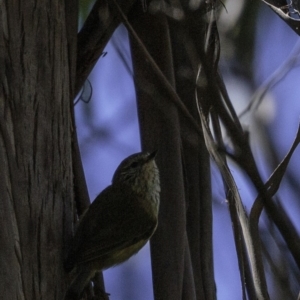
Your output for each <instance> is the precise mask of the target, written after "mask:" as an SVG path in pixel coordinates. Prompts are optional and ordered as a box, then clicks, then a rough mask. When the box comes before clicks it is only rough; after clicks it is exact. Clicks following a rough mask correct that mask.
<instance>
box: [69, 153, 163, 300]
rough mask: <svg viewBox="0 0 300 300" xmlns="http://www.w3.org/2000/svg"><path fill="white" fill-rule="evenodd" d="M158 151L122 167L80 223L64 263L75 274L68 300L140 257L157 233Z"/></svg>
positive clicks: (131, 158) (138, 156)
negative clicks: (112, 269)
mask: <svg viewBox="0 0 300 300" xmlns="http://www.w3.org/2000/svg"><path fill="white" fill-rule="evenodd" d="M155 155H156V151H155V152H153V153H151V154H149V153H145V152H142V153H136V154H133V155H131V156H129V157H128V158H126V159H125V160H123V161H122V162H121V164H120V165H119V167H118V168H117V170H116V171H115V174H114V176H113V180H112V185H110V186H108V187H107V188H106V189H104V190H103V191H102V192H101V193H100V194H99V195H98V196H97V198H96V199H95V200H94V202H93V203H92V204H91V205H90V207H89V208H88V210H87V211H86V212H85V214H84V215H83V217H82V218H81V220H80V222H79V225H78V228H77V231H76V233H75V237H74V239H73V242H72V244H71V247H70V251H69V253H68V257H67V259H66V261H65V269H66V271H67V272H70V271H71V270H73V269H74V268H76V269H75V273H76V274H77V275H76V277H75V279H74V281H73V282H72V284H71V286H70V287H69V289H68V290H67V293H66V296H65V299H66V300H71V299H72V300H77V299H80V296H81V294H82V292H83V290H84V288H85V286H86V285H87V284H88V282H89V281H90V279H91V278H92V277H94V275H95V273H96V272H97V271H100V270H104V269H107V268H110V267H112V266H115V265H118V264H120V263H122V262H124V261H125V260H127V259H129V258H130V257H131V256H132V255H134V254H136V253H137V252H138V251H139V250H140V249H141V248H142V247H143V246H144V245H145V244H146V243H147V241H148V240H149V239H150V237H151V236H152V235H153V233H154V231H155V229H156V227H157V218H158V209H159V194H160V182H159V171H158V168H157V166H156V163H155V160H154V159H155Z"/></svg>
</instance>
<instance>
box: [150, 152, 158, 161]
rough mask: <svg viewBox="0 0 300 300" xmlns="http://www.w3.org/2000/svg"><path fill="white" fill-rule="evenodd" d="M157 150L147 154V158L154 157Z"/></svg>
mask: <svg viewBox="0 0 300 300" xmlns="http://www.w3.org/2000/svg"><path fill="white" fill-rule="evenodd" d="M157 151H158V150H155V151H153V152H152V153H150V154H149V156H148V159H149V160H152V159H154V158H155V156H156V154H157Z"/></svg>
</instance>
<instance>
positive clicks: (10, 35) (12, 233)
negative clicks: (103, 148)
mask: <svg viewBox="0 0 300 300" xmlns="http://www.w3.org/2000/svg"><path fill="white" fill-rule="evenodd" d="M68 5H69V6H67V7H69V8H70V7H72V6H73V7H76V1H68ZM67 7H65V3H64V2H63V1H45V0H44V1H43V0H42V1H37V2H34V1H17V0H15V1H2V2H1V3H0V18H1V19H0V24H1V27H0V60H1V73H0V161H1V166H2V168H1V172H0V177H1V179H0V190H1V201H0V203H1V204H0V205H1V209H0V222H1V225H0V226H1V228H2V230H1V233H0V244H1V247H0V257H1V258H0V269H1V272H0V291H1V298H2V299H12V300H13V299H30V300H33V299H39V300H40V299H62V297H63V293H64V289H65V285H66V277H65V273H64V271H63V256H64V254H63V249H64V240H63V237H64V236H67V235H70V232H71V218H70V213H66V212H67V211H71V203H72V200H73V192H72V191H73V174H72V156H71V134H72V122H71V105H70V99H71V97H72V93H73V86H74V85H73V84H71V83H70V81H71V78H72V76H73V75H74V70H75V68H74V67H75V66H74V59H72V58H71V56H70V53H71V52H72V51H73V50H72V47H73V45H74V32H75V34H76V30H77V27H76V19H77V16H76V18H74V14H75V15H77V13H76V10H74V9H73V11H69V10H68V9H67ZM67 10H68V12H67V15H66V11H67ZM72 74H73V75H72ZM72 80H73V79H72ZM68 216H69V217H68Z"/></svg>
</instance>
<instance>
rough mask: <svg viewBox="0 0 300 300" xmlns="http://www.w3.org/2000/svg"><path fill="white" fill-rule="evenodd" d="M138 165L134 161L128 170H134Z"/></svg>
mask: <svg viewBox="0 0 300 300" xmlns="http://www.w3.org/2000/svg"><path fill="white" fill-rule="evenodd" d="M138 165H139V163H138V162H137V161H134V162H133V163H132V164H131V165H130V168H136V167H137V166H138Z"/></svg>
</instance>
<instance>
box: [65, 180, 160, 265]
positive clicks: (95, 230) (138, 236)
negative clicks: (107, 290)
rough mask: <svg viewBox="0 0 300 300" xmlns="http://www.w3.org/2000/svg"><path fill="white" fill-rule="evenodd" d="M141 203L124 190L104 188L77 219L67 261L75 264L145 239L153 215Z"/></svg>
mask: <svg viewBox="0 0 300 300" xmlns="http://www.w3.org/2000/svg"><path fill="white" fill-rule="evenodd" d="M143 200H144V199H142V198H140V197H138V196H136V195H134V194H133V193H132V191H131V190H129V189H127V188H126V187H123V188H118V187H114V186H109V187H108V188H106V189H105V190H104V191H103V192H102V193H101V194H100V195H99V196H98V197H97V198H96V199H95V201H94V202H93V203H92V204H91V206H90V208H89V209H88V211H87V212H86V214H85V215H84V217H83V219H82V220H81V222H80V224H79V227H78V230H77V232H76V234H75V237H74V243H73V250H71V252H70V255H69V260H70V261H73V264H79V263H82V262H85V261H89V260H94V259H97V258H101V257H103V256H105V255H109V254H110V253H111V252H113V251H116V250H118V249H123V248H126V247H129V246H131V245H134V244H135V243H137V242H138V241H140V240H143V239H144V240H147V239H149V237H150V236H151V235H152V233H153V232H154V230H155V228H156V225H157V216H156V214H155V213H154V211H153V209H152V207H151V205H148V203H147V202H146V201H143ZM70 256H71V257H70Z"/></svg>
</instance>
